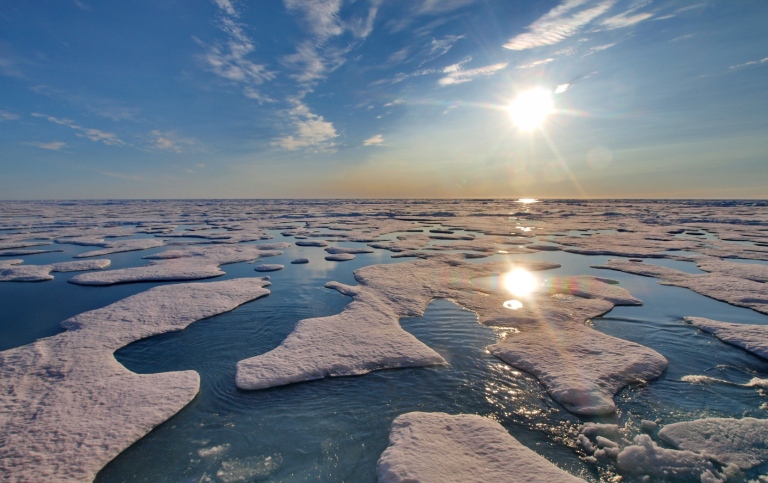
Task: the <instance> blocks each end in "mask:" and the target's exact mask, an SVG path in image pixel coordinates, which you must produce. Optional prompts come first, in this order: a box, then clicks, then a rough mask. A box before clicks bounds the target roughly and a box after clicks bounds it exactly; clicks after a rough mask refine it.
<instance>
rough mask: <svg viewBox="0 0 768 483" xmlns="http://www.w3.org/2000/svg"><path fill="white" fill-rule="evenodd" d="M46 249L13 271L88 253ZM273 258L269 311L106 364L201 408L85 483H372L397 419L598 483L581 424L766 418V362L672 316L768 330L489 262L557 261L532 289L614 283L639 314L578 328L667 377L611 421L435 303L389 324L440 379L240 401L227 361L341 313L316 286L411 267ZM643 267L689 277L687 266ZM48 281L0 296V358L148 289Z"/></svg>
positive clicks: (335, 386) (421, 377) (133, 350)
mask: <svg viewBox="0 0 768 483" xmlns="http://www.w3.org/2000/svg"><path fill="white" fill-rule="evenodd" d="M431 228H433V229H439V228H443V227H439V226H435V227H431ZM456 233H457V234H460V233H462V232H461V231H460V230H459V231H456ZM272 234H273V235H274V239H273V240H265V241H263V242H255V243H271V242H275V241H283V240H285V241H288V242H293V241H295V240H294V239H292V238H284V237H282V236H281V235H280V234H279V233H278V232H272ZM478 236H479V235H478ZM174 241H179V240H174ZM444 243H445V242H444V241H441V242H440V243H439V244H444ZM333 245H339V246H359V244H354V243H334V244H333ZM52 248H55V249H62V250H64V251H63V252H60V253H52V254H45V255H34V256H29V257H26V259H25V261H26V262H27V263H30V264H42V263H50V262H55V261H65V260H71V257H72V256H73V255H75V254H77V253H82V252H85V251H89V250H92V249H94V247H79V246H73V245H53V246H52ZM166 249H168V248H167V247H160V248H155V249H151V250H145V251H138V252H127V253H120V254H111V255H107V256H106V257H104V258H109V259H110V260H112V266H111V267H110V268H122V267H128V266H139V265H143V264H145V263H146V262H147V261H146V260H143V259H142V257H143V256H146V255H148V254H151V253H156V252H159V251H164V250H166ZM284 252H285V253H284V254H283V255H281V256H278V257H269V258H265V259H263V261H264V262H265V263H280V264H283V265H285V267H286V268H285V269H284V270H281V271H278V272H271V273H269V274H268V275H269V276H270V279H271V281H272V285H271V286H270V287H269V289H270V291H271V294H270V295H269V296H267V297H264V298H261V299H258V300H255V301H252V302H249V303H247V304H244V305H242V306H240V307H238V308H237V309H235V310H233V311H231V312H228V313H225V314H221V315H218V316H215V317H211V318H209V319H206V320H203V321H199V322H196V323H194V324H192V325H191V326H190V327H188V328H187V329H185V330H183V331H180V332H174V333H168V334H163V335H159V336H155V337H151V338H148V339H144V340H141V341H137V342H135V343H133V344H130V345H128V346H126V347H124V348H122V349H120V350H118V351H117V352H116V353H115V357H116V358H117V360H118V361H120V362H121V363H122V364H124V365H125V366H126V367H127V368H129V369H130V370H133V371H135V372H139V373H153V372H163V371H174V370H185V369H193V370H196V371H197V372H198V373H200V375H201V381H202V382H201V389H200V393H199V394H198V396H197V397H196V398H195V399H194V400H193V401H192V402H191V403H190V404H189V405H188V406H187V407H186V408H184V409H183V410H182V411H181V412H179V413H178V414H177V415H176V416H174V417H173V418H171V419H170V420H168V421H167V422H165V423H164V424H162V425H160V426H158V427H157V428H155V429H154V430H153V431H152V432H151V433H149V434H148V435H147V436H146V437H144V438H143V439H141V440H140V441H138V442H136V443H135V444H134V445H132V446H131V447H130V448H128V449H127V450H126V451H124V452H123V453H122V454H121V455H119V456H118V457H117V458H116V459H115V460H113V461H112V462H111V463H110V464H108V465H107V466H106V467H105V468H104V469H103V470H102V471H101V472H100V473H99V475H98V477H97V481H100V482H117V481H148V482H149V481H151V482H165V481H167V482H176V481H188V482H199V481H224V482H228V481H351V482H367V481H370V482H372V481H375V480H376V461H377V459H378V457H379V456H380V454H381V453H382V452H383V451H384V449H385V448H386V446H387V441H388V434H389V426H390V424H391V422H392V420H393V419H394V418H395V417H397V416H398V415H400V414H403V413H406V412H410V411H444V412H448V413H452V414H457V413H473V414H480V415H483V416H488V417H492V418H493V419H495V420H497V421H499V422H500V423H501V424H503V425H504V426H505V427H506V428H507V429H508V430H509V431H510V433H511V434H512V435H513V436H514V437H516V438H517V439H518V440H520V441H521V442H523V443H524V444H526V445H527V446H528V447H530V448H532V449H534V450H535V451H536V452H538V453H539V454H542V455H543V456H545V457H546V458H548V459H549V460H550V461H553V462H554V463H555V464H557V465H559V466H560V467H562V468H564V469H566V470H568V471H570V472H572V473H574V474H577V475H580V476H582V477H584V478H587V479H592V480H597V479H599V478H601V477H603V478H608V477H610V476H611V475H612V474H613V471H614V469H613V468H612V467H610V466H606V465H603V466H599V467H596V466H593V465H588V464H585V463H584V462H583V461H582V460H581V459H580V458H579V454H578V452H577V450H576V448H575V432H576V430H577V428H578V426H579V425H581V424H582V423H584V422H585V421H600V422H616V423H618V424H620V425H622V426H625V427H626V428H627V430H626V434H627V435H630V436H631V435H632V434H637V433H639V431H640V430H639V422H640V420H642V419H649V420H656V421H659V422H660V423H662V424H668V423H671V422H676V421H685V420H691V419H696V418H701V417H707V416H723V417H743V416H754V417H761V418H764V417H765V409H761V406H763V405H764V404H766V403H768V397H766V395H765V394H764V393H762V392H761V391H760V390H759V389H758V388H755V387H749V386H747V385H745V384H746V383H747V382H748V381H749V380H751V379H752V378H755V377H757V378H761V379H768V362H766V361H763V360H761V359H759V358H757V357H754V356H751V355H749V354H748V353H746V352H744V351H742V350H740V349H738V348H735V347H732V346H729V345H727V344H724V343H722V342H720V341H718V340H717V339H715V338H714V337H712V336H711V335H707V334H703V333H701V332H699V331H698V330H697V329H695V328H693V327H691V326H689V325H687V324H685V323H684V322H683V320H682V317H684V316H690V315H694V316H705V317H709V318H713V319H718V320H726V321H734V322H743V323H753V324H768V317H766V316H763V315H761V314H758V313H756V312H754V311H751V310H748V309H744V308H739V307H734V306H731V305H728V304H725V303H722V302H718V301H715V300H712V299H709V298H706V297H704V296H701V295H698V294H696V293H694V292H692V291H689V290H687V289H682V288H678V287H667V286H662V285H659V284H658V282H657V280H655V279H652V278H646V277H640V276H636V275H631V274H625V273H622V272H617V271H611V270H599V269H595V268H591V267H592V266H593V265H600V264H603V263H604V262H606V261H607V260H609V259H611V258H618V257H601V256H593V257H589V256H583V255H577V254H570V253H564V252H540V253H535V254H529V255H495V257H506V258H509V259H515V260H517V259H519V260H526V259H528V260H546V261H552V262H557V263H560V264H561V265H562V266H561V268H559V269H556V270H549V271H546V272H540V275H541V276H543V277H547V276H553V275H596V276H600V277H606V278H612V279H615V280H617V281H618V282H619V283H620V285H621V286H622V287H624V288H626V289H628V290H629V291H630V292H631V293H632V294H633V295H634V296H636V297H638V298H640V299H641V300H643V302H644V305H643V306H641V307H617V308H615V309H614V310H612V311H611V312H609V313H608V314H606V315H605V316H603V317H601V318H597V319H594V320H592V321H590V322H589V324H590V325H591V326H592V327H593V328H595V329H596V330H600V331H602V332H605V333H608V334H611V335H614V336H616V337H620V338H624V339H628V340H632V341H635V342H638V343H640V344H643V345H646V346H648V347H651V348H653V349H655V350H657V351H658V352H660V353H661V354H662V355H664V356H665V357H666V358H667V359H668V360H669V363H670V364H669V369H668V370H667V371H666V372H665V373H664V374H663V375H662V376H661V377H660V378H659V379H657V380H655V381H652V382H650V383H648V384H645V385H643V386H631V387H629V388H626V389H624V390H622V391H621V392H620V393H619V394H618V395H617V398H616V400H617V404H618V411H617V413H616V415H614V416H611V417H608V418H584V417H579V416H576V415H573V414H571V413H569V412H568V411H566V410H564V409H563V408H562V407H561V406H560V405H559V404H557V403H556V402H555V401H554V400H552V399H551V398H550V397H549V395H548V394H547V393H546V391H544V390H543V389H542V387H541V386H540V385H539V383H538V382H537V381H536V380H535V379H534V378H532V377H531V376H529V375H527V374H525V373H522V372H520V371H517V370H515V369H514V368H511V367H509V366H507V365H506V364H504V363H502V362H501V361H499V360H498V359H496V358H494V357H493V356H491V355H489V354H488V353H487V351H486V350H485V347H486V346H487V345H489V344H491V343H493V342H495V341H496V340H497V339H498V337H499V335H498V334H497V333H496V332H495V330H494V329H491V328H487V327H483V326H481V325H480V324H478V323H477V320H476V318H475V316H474V314H473V313H471V312H468V311H466V310H464V309H462V308H461V307H458V306H456V305H454V304H453V303H451V302H449V301H445V300H436V301H433V302H432V303H431V304H430V305H429V306H428V308H427V310H426V312H425V314H424V316H422V317H413V318H406V319H402V320H401V325H402V327H403V328H404V329H405V330H407V331H409V332H411V333H412V334H413V335H414V336H416V337H417V338H419V339H420V340H421V341H423V342H424V343H426V344H427V345H429V346H430V347H432V348H433V349H435V350H436V351H438V352H439V353H440V354H441V355H443V357H444V358H445V359H446V360H447V361H448V362H449V364H448V365H447V366H442V367H433V368H416V369H398V370H384V371H377V372H374V373H370V374H368V375H364V376H356V377H341V378H327V379H323V380H319V381H310V382H305V383H299V384H292V385H289V386H284V387H278V388H272V389H268V390H262V391H241V390H238V389H237V388H236V387H235V384H234V377H235V365H236V363H237V362H238V361H239V360H242V359H245V358H248V357H252V356H255V355H258V354H262V353H265V352H267V351H269V350H271V349H273V348H274V347H276V346H277V345H278V344H280V342H281V341H282V340H283V339H284V338H285V337H286V336H287V335H288V334H289V333H290V332H291V330H292V329H293V327H294V326H295V324H296V323H297V322H298V321H299V320H301V319H304V318H309V317H319V316H326V315H331V314H335V313H338V312H340V311H341V310H343V308H344V306H345V305H346V304H347V303H348V302H349V301H350V299H349V298H348V297H345V296H342V295H340V294H339V293H338V292H336V291H334V290H329V289H326V288H324V287H323V285H324V283H325V282H327V281H330V280H335V281H339V282H343V283H347V284H355V281H354V277H353V274H352V272H353V271H354V270H355V269H356V268H359V267H362V266H366V265H370V264H377V263H403V262H407V261H408V260H409V259H393V258H391V257H390V255H391V253H390V252H387V251H383V250H376V252H375V253H372V254H360V255H357V256H356V258H355V260H352V261H348V262H327V261H325V260H324V259H323V257H324V256H325V252H324V251H323V250H322V248H317V247H298V246H295V245H292V246H291V247H290V248H288V249H285V250H284ZM297 257H306V258H309V259H310V263H309V264H306V265H291V264H290V261H291V260H293V259H294V258H297ZM486 260H488V259H480V260H476V262H478V263H482V262H483V261H486ZM649 262H650V263H659V264H663V265H664V266H668V267H670V268H676V269H679V270H683V271H686V272H689V273H700V272H699V271H698V268H696V265H695V264H694V263H691V262H682V261H675V260H649ZM256 264H257V263H255V264H254V263H237V264H231V265H225V266H223V267H222V268H223V270H224V271H225V272H226V275H225V276H222V277H218V278H214V279H209V280H203V281H199V282H198V283H207V282H209V281H217V280H222V279H229V278H237V277H252V276H263V275H264V274H261V273H258V272H254V271H253V267H254V266H255V265H256ZM53 275H54V277H55V279H54V280H53V281H51V282H41V283H4V284H2V290H0V306H2V307H3V309H4V310H3V311H2V314H0V334H1V335H2V336H1V337H0V350H2V349H7V348H10V347H15V346H19V345H23V344H27V343H30V342H32V341H34V340H36V339H37V338H40V337H46V336H50V335H55V334H56V333H59V332H61V329H60V327H59V323H60V322H61V321H62V320H64V319H66V318H68V317H70V316H72V315H75V314H78V313H81V312H84V311H87V310H91V309H95V308H99V307H102V306H105V305H108V304H109V303H112V302H114V301H117V300H119V299H122V298H124V297H127V296H129V295H132V294H135V293H138V292H141V291H144V290H147V289H149V288H151V287H153V286H156V285H159V284H156V283H155V284H153V283H136V284H124V285H115V286H110V287H83V286H78V285H73V284H68V283H67V282H66V280H67V279H68V278H70V277H72V276H74V275H75V274H74V273H54V274H53ZM41 300H42V301H44V303H41ZM686 376H706V377H707V378H706V379H705V378H698V380H700V381H704V382H687V381H690V380H694V379H695V378H691V377H686ZM684 378H685V379H686V380H683V379H684ZM625 481H633V479H632V478H628V479H625Z"/></svg>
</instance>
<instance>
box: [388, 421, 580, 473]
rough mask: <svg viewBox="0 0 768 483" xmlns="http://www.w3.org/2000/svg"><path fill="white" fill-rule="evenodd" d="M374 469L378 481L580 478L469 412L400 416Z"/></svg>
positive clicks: (394, 423) (494, 422)
mask: <svg viewBox="0 0 768 483" xmlns="http://www.w3.org/2000/svg"><path fill="white" fill-rule="evenodd" d="M377 472H378V475H379V482H381V483H406V482H417V481H418V482H422V483H430V482H435V483H449V482H456V483H470V482H477V483H481V482H482V483H487V482H503V481H509V482H512V481H525V482H531V483H535V482H541V483H552V482H558V483H560V482H574V483H575V482H580V481H583V480H581V479H579V478H576V477H575V476H573V475H571V474H569V473H567V472H565V471H563V470H561V469H560V468H558V467H557V466H555V465H554V464H552V463H550V462H549V461H547V460H546V459H544V458H543V457H541V456H539V455H538V454H536V453H535V452H534V451H532V450H530V449H528V448H527V447H525V446H524V445H522V444H521V443H520V442H519V441H517V440H516V439H515V438H513V437H512V436H511V435H510V434H509V433H508V432H507V430H505V429H504V427H502V426H501V425H500V424H499V423H497V422H496V421H493V420H491V419H488V418H484V417H481V416H476V415H471V414H459V415H455V416H452V415H449V414H445V413H422V412H413V413H407V414H404V415H402V416H399V417H398V418H397V419H395V421H394V422H393V423H392V430H391V432H390V435H389V447H388V448H387V449H386V450H385V451H384V453H383V454H382V455H381V458H380V459H379V463H378V469H377Z"/></svg>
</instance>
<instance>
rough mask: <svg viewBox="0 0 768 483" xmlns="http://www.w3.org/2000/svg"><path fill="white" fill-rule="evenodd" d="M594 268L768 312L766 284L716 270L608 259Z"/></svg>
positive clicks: (767, 285)
mask: <svg viewBox="0 0 768 483" xmlns="http://www.w3.org/2000/svg"><path fill="white" fill-rule="evenodd" d="M594 268H605V269H611V270H619V271H622V272H627V273H632V274H635V275H642V276H644V277H654V278H658V279H659V280H660V282H659V283H661V284H663V285H674V286H677V287H684V288H688V289H690V290H693V291H694V292H697V293H700V294H701V295H706V296H707V297H711V298H713V299H716V300H722V301H723V302H728V303H729V304H732V305H738V306H739V307H747V308H750V309H752V310H755V311H757V312H760V313H763V314H768V284H766V283H761V282H755V281H753V280H748V279H745V278H739V277H734V276H730V275H719V274H716V273H705V274H690V273H686V272H681V271H680V270H675V269H673V268H667V267H662V266H659V265H654V264H650V263H637V262H630V261H625V260H609V261H608V262H607V263H606V264H605V265H601V266H596V267H594Z"/></svg>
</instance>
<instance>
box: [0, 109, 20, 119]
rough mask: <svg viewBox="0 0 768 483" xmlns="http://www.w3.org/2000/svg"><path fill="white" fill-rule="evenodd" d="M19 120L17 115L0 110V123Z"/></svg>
mask: <svg viewBox="0 0 768 483" xmlns="http://www.w3.org/2000/svg"><path fill="white" fill-rule="evenodd" d="M19 118H21V116H19V115H18V114H14V113H12V112H10V111H3V110H0V122H3V121H15V120H16V119H19Z"/></svg>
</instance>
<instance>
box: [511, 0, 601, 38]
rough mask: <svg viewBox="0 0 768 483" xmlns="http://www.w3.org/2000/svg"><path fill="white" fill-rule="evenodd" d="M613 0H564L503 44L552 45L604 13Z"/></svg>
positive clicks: (575, 32) (573, 33)
mask: <svg viewBox="0 0 768 483" xmlns="http://www.w3.org/2000/svg"><path fill="white" fill-rule="evenodd" d="M615 3H616V0H602V1H600V2H597V3H594V2H588V1H587V0H565V1H564V2H563V3H561V4H560V5H558V6H557V7H555V8H553V9H552V10H550V11H549V12H547V13H546V14H544V16H542V17H541V18H539V19H538V20H536V21H535V22H533V23H532V24H531V25H529V26H528V32H525V33H522V34H520V35H517V36H515V37H513V38H512V39H510V40H509V41H508V42H507V43H506V44H504V48H506V49H510V50H526V49H532V48H534V47H542V46H545V45H554V44H557V43H559V42H562V41H563V40H565V39H567V38H568V37H571V36H573V35H575V34H577V33H579V32H580V31H581V30H582V29H583V28H584V27H585V26H586V25H587V24H589V23H590V22H592V21H593V20H595V19H596V18H597V17H600V16H601V15H603V14H605V13H606V12H607V11H608V10H609V9H610V8H611V7H612V6H613V5H614V4H615Z"/></svg>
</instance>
